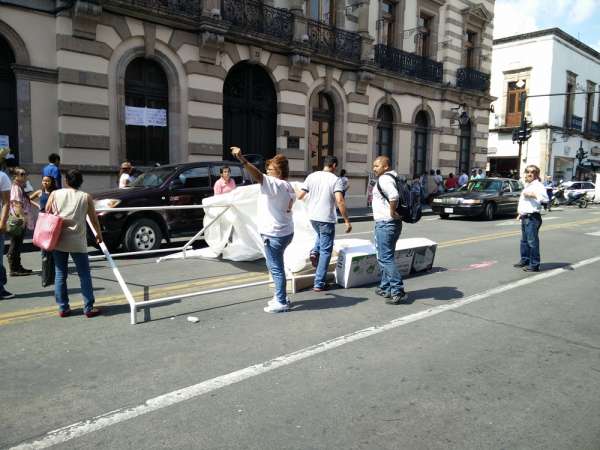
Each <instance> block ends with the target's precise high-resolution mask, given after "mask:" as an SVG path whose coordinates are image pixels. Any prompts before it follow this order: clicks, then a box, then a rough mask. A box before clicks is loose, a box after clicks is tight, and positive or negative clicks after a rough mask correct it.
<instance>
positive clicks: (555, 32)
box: [494, 28, 600, 60]
mask: <svg viewBox="0 0 600 450" xmlns="http://www.w3.org/2000/svg"><path fill="white" fill-rule="evenodd" d="M544 36H556V37H558V38H561V39H562V40H564V41H566V42H568V43H569V44H571V45H573V46H574V47H576V48H578V49H579V50H581V51H583V52H585V53H587V54H589V55H590V56H593V57H594V58H596V59H598V60H600V52H598V51H596V50H594V49H593V48H592V47H590V46H589V45H586V44H584V43H583V42H581V41H580V40H578V39H576V38H574V37H573V36H571V35H570V34H568V33H565V32H564V31H563V30H561V29H560V28H548V29H545V30H539V31H533V32H531V33H524V34H518V35H516V36H508V37H504V38H500V39H494V46H496V45H502V44H509V43H511V42H520V41H525V40H527V39H536V38H539V37H544Z"/></svg>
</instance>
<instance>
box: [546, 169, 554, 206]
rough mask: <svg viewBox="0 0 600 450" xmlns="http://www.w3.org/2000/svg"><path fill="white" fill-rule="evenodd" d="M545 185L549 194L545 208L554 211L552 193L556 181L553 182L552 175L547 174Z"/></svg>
mask: <svg viewBox="0 0 600 450" xmlns="http://www.w3.org/2000/svg"><path fill="white" fill-rule="evenodd" d="M544 187H545V188H546V195H547V196H548V202H547V203H544V209H547V210H548V211H552V193H553V189H554V183H553V182H552V177H551V176H550V175H547V176H546V180H545V181H544Z"/></svg>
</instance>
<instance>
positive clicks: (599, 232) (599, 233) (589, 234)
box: [585, 231, 600, 236]
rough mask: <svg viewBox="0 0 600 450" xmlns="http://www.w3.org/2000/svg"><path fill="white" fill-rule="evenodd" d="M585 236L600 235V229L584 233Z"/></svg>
mask: <svg viewBox="0 0 600 450" xmlns="http://www.w3.org/2000/svg"><path fill="white" fill-rule="evenodd" d="M585 234H586V235H587V236H600V231H596V232H594V233H585Z"/></svg>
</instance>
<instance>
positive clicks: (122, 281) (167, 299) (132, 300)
mask: <svg viewBox="0 0 600 450" xmlns="http://www.w3.org/2000/svg"><path fill="white" fill-rule="evenodd" d="M206 207H207V206H205V205H194V206H165V207H155V206H151V207H139V208H111V209H108V211H119V210H120V211H132V210H135V211H139V210H145V211H151V210H164V209H199V208H206ZM215 207H219V208H224V209H223V211H221V212H220V213H219V214H218V215H217V216H216V217H215V218H214V219H213V220H211V221H210V222H209V223H208V224H206V225H205V226H204V227H203V228H202V229H201V230H200V231H199V232H198V233H196V234H195V235H194V237H193V238H192V239H190V240H189V241H188V242H187V243H186V244H185V245H184V246H183V247H180V248H175V249H173V248H171V249H167V250H166V251H177V250H182V251H183V256H184V258H185V251H186V250H187V249H188V248H189V247H191V245H192V244H193V243H194V241H196V240H197V239H199V238H200V237H201V236H202V235H203V234H204V232H205V231H206V229H207V228H208V227H210V226H211V225H212V224H213V223H215V222H216V221H217V219H219V217H221V216H222V215H223V214H225V212H226V211H227V210H229V208H230V207H229V206H216V205H215ZM101 211H105V210H104V209H103V210H101ZM87 223H88V225H89V227H90V229H91V230H92V233H93V234H94V237H97V234H96V230H95V229H94V227H93V226H92V223H91V221H90V219H89V217H88V218H87ZM100 250H102V253H103V255H104V256H98V257H94V259H102V258H106V260H107V261H108V264H109V265H110V268H111V269H112V271H113V273H114V275H115V278H116V279H117V282H118V284H119V287H120V288H121V290H122V291H123V294H124V295H125V298H126V299H127V303H129V310H130V323H131V325H135V324H136V323H137V317H136V314H137V310H138V308H141V307H147V306H150V305H156V304H160V303H168V302H171V301H173V300H182V299H185V298H190V297H197V296H201V295H207V294H215V293H218V292H226V291H233V290H237V289H245V288H249V287H255V286H264V285H268V284H271V283H273V281H272V279H270V278H269V279H268V280H264V281H257V282H254V283H246V284H241V285H234V286H228V287H224V288H217V289H209V290H205V291H197V292H190V293H186V294H180V295H175V296H169V297H161V298H157V299H154V300H146V301H141V302H138V301H136V300H135V298H134V296H133V294H132V293H131V291H130V290H129V287H128V286H127V283H126V282H125V279H124V278H123V276H122V275H121V272H120V271H119V268H118V267H117V265H116V263H115V261H114V259H113V255H111V254H110V252H109V250H108V248H107V247H106V245H105V244H104V242H102V243H101V244H100ZM158 251H163V250H148V251H144V252H129V253H119V254H116V255H114V256H125V255H139V254H148V253H155V252H158ZM90 259H91V258H90ZM162 259H163V258H159V260H158V261H157V262H160V261H161V260H162ZM286 272H287V271H286ZM287 276H289V277H290V279H291V280H292V293H293V294H295V293H296V278H297V277H295V276H294V274H293V273H287Z"/></svg>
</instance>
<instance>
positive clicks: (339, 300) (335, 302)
mask: <svg viewBox="0 0 600 450" xmlns="http://www.w3.org/2000/svg"><path fill="white" fill-rule="evenodd" d="M322 294H324V296H325V298H317V299H314V300H308V299H307V300H298V301H294V302H293V303H292V311H302V310H314V309H330V308H347V307H349V306H354V305H357V304H358V303H361V302H364V301H366V300H368V298H367V297H346V296H344V295H339V294H336V293H335V290H331V291H327V292H323V293H322Z"/></svg>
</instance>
